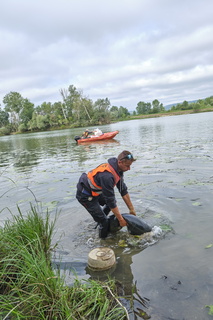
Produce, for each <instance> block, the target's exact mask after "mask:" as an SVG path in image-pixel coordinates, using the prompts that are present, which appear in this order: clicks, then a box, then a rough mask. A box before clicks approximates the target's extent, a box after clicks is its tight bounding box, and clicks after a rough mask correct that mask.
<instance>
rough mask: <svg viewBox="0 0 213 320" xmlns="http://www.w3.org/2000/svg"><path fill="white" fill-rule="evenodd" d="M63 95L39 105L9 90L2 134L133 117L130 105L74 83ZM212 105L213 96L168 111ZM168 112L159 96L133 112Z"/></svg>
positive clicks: (1, 122) (0, 121)
mask: <svg viewBox="0 0 213 320" xmlns="http://www.w3.org/2000/svg"><path fill="white" fill-rule="evenodd" d="M60 95H61V101H58V102H54V103H51V102H43V103H42V104H41V105H39V106H35V105H34V104H33V103H32V102H30V101H29V99H27V98H23V97H22V96H21V94H20V93H18V92H10V93H8V94H6V95H5V96H4V98H3V104H4V109H3V108H0V134H1V135H6V134H10V133H14V132H33V131H43V130H51V129H56V128H71V127H86V126H93V125H94V126H95V125H103V124H108V123H111V122H113V121H121V120H127V119H130V112H129V111H128V109H127V108H125V107H123V106H120V107H117V106H111V103H110V100H109V99H108V98H105V99H97V100H96V101H95V102H93V101H92V100H91V99H89V98H88V97H86V96H85V95H84V94H83V91H82V90H78V89H76V87H75V86H74V85H70V86H69V87H68V89H61V90H60ZM208 107H213V97H209V98H206V99H203V100H198V101H197V102H193V103H188V102H187V101H184V102H183V103H181V104H180V103H179V104H177V105H175V106H172V107H171V109H170V110H167V111H168V112H170V111H171V112H172V111H177V110H188V109H193V110H194V112H198V111H199V110H200V109H203V108H208ZM164 112H166V110H165V108H164V106H163V104H162V103H160V102H159V101H158V100H157V99H155V100H153V101H152V102H151V103H150V102H143V101H140V102H138V104H137V106H136V110H135V111H133V115H151V114H156V113H164Z"/></svg>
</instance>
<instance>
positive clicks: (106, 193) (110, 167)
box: [76, 150, 136, 238]
mask: <svg viewBox="0 0 213 320" xmlns="http://www.w3.org/2000/svg"><path fill="white" fill-rule="evenodd" d="M134 161H135V159H134V157H133V155H132V154H131V152H129V151H126V150H124V151H123V152H121V153H120V154H119V155H118V157H117V158H115V157H114V158H110V159H108V162H107V163H103V164H101V165H99V166H98V167H97V168H95V169H93V170H91V171H90V172H88V173H87V174H86V173H82V175H81V176H80V179H79V181H78V184H77V192H76V198H77V199H78V201H79V202H80V203H81V204H82V205H83V206H84V207H85V208H86V210H87V211H88V212H89V213H90V214H91V216H92V217H93V219H94V220H95V221H96V222H97V223H98V225H99V237H100V238H106V237H107V234H108V230H109V220H108V218H107V215H108V214H109V212H110V211H112V212H113V213H114V215H115V216H116V218H117V219H118V221H119V223H120V226H121V227H124V226H126V225H127V224H126V221H125V220H124V218H123V217H122V215H121V213H120V211H119V209H118V207H117V204H116V199H115V192H114V187H115V186H116V187H117V188H118V191H119V192H120V194H121V196H122V198H123V200H124V202H125V203H126V205H127V207H128V209H129V213H130V214H133V215H136V212H135V209H134V207H133V204H132V202H131V200H130V196H129V193H128V191H127V186H126V184H125V183H124V179H123V173H124V172H125V171H128V170H130V166H131V165H132V163H133V162H134Z"/></svg>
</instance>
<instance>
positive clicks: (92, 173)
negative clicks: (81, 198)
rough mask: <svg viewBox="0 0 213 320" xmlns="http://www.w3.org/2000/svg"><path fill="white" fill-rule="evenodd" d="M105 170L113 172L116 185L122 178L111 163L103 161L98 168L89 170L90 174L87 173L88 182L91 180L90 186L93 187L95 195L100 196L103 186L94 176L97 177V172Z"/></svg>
mask: <svg viewBox="0 0 213 320" xmlns="http://www.w3.org/2000/svg"><path fill="white" fill-rule="evenodd" d="M104 171H108V172H111V173H112V175H113V177H114V179H115V184H114V186H115V185H116V184H117V183H118V181H119V180H120V176H119V174H118V173H117V172H116V171H115V169H114V168H113V167H112V166H111V165H110V164H109V163H102V164H101V165H100V166H98V167H97V168H95V169H93V170H91V171H89V172H88V174H87V178H88V182H89V185H90V188H91V189H92V195H93V196H99V195H100V194H101V193H102V187H100V186H98V185H97V184H96V183H95V180H94V177H95V175H96V174H97V173H99V172H104Z"/></svg>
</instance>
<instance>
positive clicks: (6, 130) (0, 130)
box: [0, 126, 11, 136]
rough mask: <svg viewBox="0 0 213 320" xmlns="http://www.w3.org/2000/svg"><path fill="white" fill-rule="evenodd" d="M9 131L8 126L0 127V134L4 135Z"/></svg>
mask: <svg viewBox="0 0 213 320" xmlns="http://www.w3.org/2000/svg"><path fill="white" fill-rule="evenodd" d="M10 133H11V130H10V127H9V126H8V127H2V128H0V135H2V136H6V135H9V134H10Z"/></svg>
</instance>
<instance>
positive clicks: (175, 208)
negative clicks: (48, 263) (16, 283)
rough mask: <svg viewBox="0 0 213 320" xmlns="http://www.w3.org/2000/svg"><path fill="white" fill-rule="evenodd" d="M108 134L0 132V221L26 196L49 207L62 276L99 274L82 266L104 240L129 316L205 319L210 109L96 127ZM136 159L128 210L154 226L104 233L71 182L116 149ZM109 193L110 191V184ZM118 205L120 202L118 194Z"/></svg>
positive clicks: (211, 175) (211, 251)
mask: <svg viewBox="0 0 213 320" xmlns="http://www.w3.org/2000/svg"><path fill="white" fill-rule="evenodd" d="M99 128H100V129H101V130H102V131H104V132H106V131H114V130H119V134H118V135H117V136H116V137H115V139H114V140H109V141H105V142H96V143H91V144H85V145H76V143H75V141H74V136H75V135H79V134H80V133H81V129H70V130H62V131H53V132H42V133H31V134H22V135H14V136H4V137H0V159H1V161H0V203H1V206H0V213H1V214H0V223H1V225H3V223H4V221H5V219H7V218H11V213H13V214H14V213H16V212H17V205H18V206H19V207H20V209H21V211H22V212H23V213H25V212H27V211H28V210H29V209H30V205H31V204H32V205H35V206H37V207H38V208H39V210H41V211H43V212H46V210H47V209H48V211H49V212H50V214H51V216H52V217H55V215H57V216H58V218H57V223H56V230H55V235H54V239H53V240H54V243H56V242H57V243H58V248H57V250H56V253H55V257H54V259H55V260H54V261H55V262H54V263H55V266H56V267H58V268H61V269H64V272H65V274H66V279H67V282H68V284H71V283H72V281H73V272H70V269H72V270H75V274H76V276H77V277H79V278H82V279H89V278H94V279H95V278H103V279H104V278H105V277H106V274H105V273H100V274H98V275H97V273H94V272H93V273H92V272H91V271H90V270H89V269H88V267H87V257H88V253H89V252H90V250H91V249H92V248H94V247H97V246H102V245H103V246H108V247H111V248H113V250H114V251H115V254H116V262H117V263H116V266H115V267H114V268H113V269H112V270H110V271H109V272H108V273H110V274H111V276H112V277H114V278H115V279H117V280H118V281H119V283H120V286H119V289H118V290H119V291H118V293H119V294H120V295H121V296H123V298H122V301H123V303H124V304H125V305H126V307H127V309H128V311H129V317H130V319H131V320H136V319H152V320H161V319H170V320H171V319H173V320H183V319H184V320H194V319H197V320H206V319H211V318H212V316H211V315H208V312H209V308H207V307H206V306H208V305H213V235H212V226H213V193H212V191H213V113H212V112H210V113H200V114H190V115H181V116H170V117H161V118H153V119H143V120H132V121H124V122H119V123H115V124H111V125H107V126H101V127H99ZM123 150H129V151H131V152H132V153H133V154H134V157H135V158H136V159H137V161H135V162H134V163H133V164H132V166H131V170H130V171H128V172H126V173H125V182H126V184H127V186H128V190H129V193H130V196H131V199H132V202H133V203H134V206H135V209H136V212H137V215H138V216H139V217H141V218H142V219H144V221H146V222H147V223H149V224H150V225H151V226H152V227H154V226H157V227H160V228H161V230H162V233H161V234H160V235H158V236H156V237H154V238H153V237H151V238H147V239H146V240H144V239H143V240H142V239H139V238H135V237H133V236H131V235H129V234H128V231H127V229H126V228H123V229H122V230H121V231H119V232H118V233H116V234H115V235H111V236H110V237H109V238H107V239H106V240H100V239H99V238H98V234H97V233H98V231H97V229H95V223H94V222H93V220H92V218H91V217H90V216H89V214H88V213H87V212H86V211H85V209H84V208H83V207H82V206H81V205H80V204H78V202H77V200H76V199H75V192H76V183H77V181H78V178H79V176H80V174H81V173H82V172H87V171H88V170H90V169H91V168H94V167H95V166H97V165H98V164H100V163H102V162H105V161H106V160H107V159H108V158H110V157H112V156H117V155H118V154H119V153H120V152H121V151H123ZM116 194H117V193H116ZM117 201H118V206H119V207H120V210H121V212H123V213H125V212H127V210H126V207H125V204H124V203H123V201H122V199H121V198H120V196H119V194H117Z"/></svg>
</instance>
